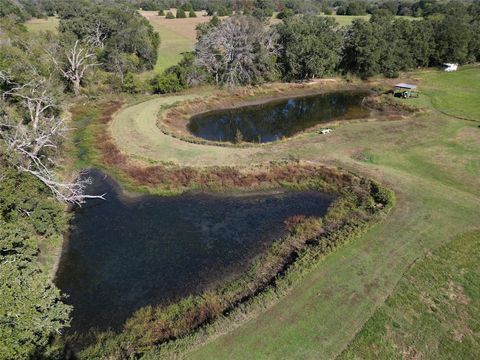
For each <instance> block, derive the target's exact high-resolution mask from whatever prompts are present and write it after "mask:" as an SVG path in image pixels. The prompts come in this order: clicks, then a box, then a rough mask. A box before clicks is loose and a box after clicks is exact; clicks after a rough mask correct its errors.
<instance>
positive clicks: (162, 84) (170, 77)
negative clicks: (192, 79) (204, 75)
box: [152, 73, 183, 94]
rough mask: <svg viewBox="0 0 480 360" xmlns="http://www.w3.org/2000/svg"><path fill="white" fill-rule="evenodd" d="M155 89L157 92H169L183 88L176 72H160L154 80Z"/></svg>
mask: <svg viewBox="0 0 480 360" xmlns="http://www.w3.org/2000/svg"><path fill="white" fill-rule="evenodd" d="M152 86H153V91H154V92H155V93H157V94H167V93H172V92H177V91H180V90H182V89H183V86H182V84H181V83H180V80H179V79H178V77H177V75H176V74H169V73H163V74H159V75H157V76H156V77H155V79H154V80H153V84H152Z"/></svg>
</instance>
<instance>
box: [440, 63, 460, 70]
mask: <svg viewBox="0 0 480 360" xmlns="http://www.w3.org/2000/svg"><path fill="white" fill-rule="evenodd" d="M443 66H445V69H444V70H445V71H448V72H450V71H457V69H458V64H452V63H445V64H443Z"/></svg>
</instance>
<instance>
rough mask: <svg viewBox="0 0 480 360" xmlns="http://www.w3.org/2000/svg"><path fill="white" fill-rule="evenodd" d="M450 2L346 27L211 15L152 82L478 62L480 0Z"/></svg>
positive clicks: (362, 73) (177, 84) (363, 72)
mask: <svg viewBox="0 0 480 360" xmlns="http://www.w3.org/2000/svg"><path fill="white" fill-rule="evenodd" d="M448 5H449V6H444V7H443V8H442V9H443V11H444V12H443V13H435V14H434V15H431V16H428V17H426V18H422V19H419V20H410V19H404V18H398V17H394V16H393V15H392V14H391V13H390V12H388V11H385V10H377V11H376V12H375V13H374V14H373V15H372V16H371V17H370V19H368V20H365V19H362V18H359V19H355V20H354V21H353V23H352V25H350V26H347V27H342V26H339V25H338V24H337V23H336V22H335V20H334V19H333V18H331V17H325V16H310V15H304V16H292V17H288V18H285V19H283V21H282V22H281V23H280V24H278V25H275V26H270V25H269V24H267V23H265V22H262V21H261V20H259V19H257V18H254V17H251V16H250V17H249V16H232V17H230V18H227V19H225V20H219V19H217V18H213V19H212V21H211V22H210V23H207V24H202V25H200V26H199V28H198V36H197V37H198V42H197V44H196V47H195V51H194V52H193V53H191V54H185V56H184V59H183V60H182V61H181V62H180V63H179V64H178V65H176V66H174V67H172V68H170V69H168V70H167V71H166V72H165V73H164V74H160V75H158V76H157V79H156V83H155V86H154V88H155V89H156V90H157V91H158V92H170V91H176V90H178V89H181V88H184V87H188V86H191V85H195V84H198V83H202V82H212V83H216V84H218V85H229V86H235V85H245V84H259V83H262V82H268V81H273V80H284V81H301V80H307V79H312V78H320V77H326V76H334V75H348V74H353V75H356V76H359V77H361V78H366V77H370V76H374V75H377V74H382V75H385V76H387V77H397V76H398V75H399V73H400V72H401V71H407V70H412V69H415V68H418V67H429V66H439V65H442V64H443V63H445V62H453V63H459V64H465V63H471V62H476V61H479V60H480V5H479V3H478V2H477V3H473V4H466V3H458V2H450V3H449V4H448ZM166 80H168V82H167V81H166Z"/></svg>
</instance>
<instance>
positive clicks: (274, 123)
mask: <svg viewBox="0 0 480 360" xmlns="http://www.w3.org/2000/svg"><path fill="white" fill-rule="evenodd" d="M367 95H368V93H366V92H359V91H343V92H331V93H325V94H320V95H314V96H305V97H298V98H291V99H283V100H278V101H272V102H268V103H266V104H261V105H254V106H246V107H240V108H236V109H226V110H215V111H211V112H208V113H204V114H200V115H197V116H194V117H192V119H190V122H189V124H188V129H189V130H190V132H191V133H192V134H194V135H195V136H198V137H201V138H203V139H207V140H215V141H230V142H239V141H240V140H241V141H246V142H262V143H264V142H271V141H275V140H279V139H282V138H284V137H289V136H292V135H294V134H296V133H298V132H300V131H303V130H305V129H308V128H311V127H313V126H315V125H318V124H320V123H326V122H329V121H333V120H349V119H359V118H365V117H368V116H369V114H370V113H369V111H368V110H367V109H366V108H364V107H362V100H363V98H364V97H365V96H367Z"/></svg>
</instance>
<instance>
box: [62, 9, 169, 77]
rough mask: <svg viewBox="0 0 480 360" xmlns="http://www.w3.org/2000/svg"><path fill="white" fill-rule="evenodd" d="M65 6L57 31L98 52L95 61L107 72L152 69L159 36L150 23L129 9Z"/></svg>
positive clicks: (155, 59)
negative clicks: (92, 47) (71, 36)
mask: <svg viewBox="0 0 480 360" xmlns="http://www.w3.org/2000/svg"><path fill="white" fill-rule="evenodd" d="M68 5H69V6H64V7H63V8H62V9H61V11H60V13H59V15H60V31H61V32H63V33H73V34H75V36H76V37H77V38H78V39H80V40H83V41H86V42H90V43H91V44H93V45H95V46H96V47H97V49H98V52H99V54H98V58H99V59H100V61H101V62H102V63H103V66H104V67H105V68H106V69H107V70H109V71H119V72H126V71H127V69H134V70H135V71H141V70H148V69H152V68H153V66H154V65H155V63H156V61H157V48H158V45H159V41H160V39H159V36H158V33H156V32H155V31H154V30H153V27H152V26H151V25H150V23H149V22H148V21H147V20H146V19H145V18H144V17H143V16H141V15H140V14H139V13H138V12H137V11H136V10H135V9H134V8H133V7H130V6H128V5H122V4H120V5H109V6H104V5H101V4H99V5H97V4H95V3H92V2H73V3H69V4H68Z"/></svg>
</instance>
